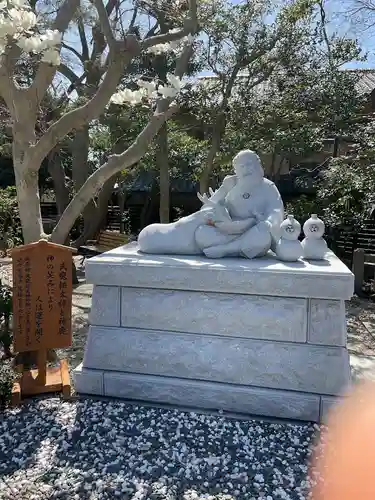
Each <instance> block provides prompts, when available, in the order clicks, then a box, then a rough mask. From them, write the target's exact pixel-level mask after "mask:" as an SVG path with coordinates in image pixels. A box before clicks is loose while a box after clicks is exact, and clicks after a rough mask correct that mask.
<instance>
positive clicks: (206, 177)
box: [199, 116, 225, 194]
mask: <svg viewBox="0 0 375 500" xmlns="http://www.w3.org/2000/svg"><path fill="white" fill-rule="evenodd" d="M224 124H225V118H224V117H223V116H221V117H218V118H217V120H216V125H215V127H214V131H213V135H212V141H211V146H210V149H209V151H208V155H207V161H206V166H205V169H204V170H203V173H202V175H201V178H200V183H199V189H200V192H201V193H202V194H203V193H207V192H208V188H209V184H210V179H211V174H212V170H213V168H214V162H215V158H216V155H217V153H218V151H219V149H220V143H221V138H222V135H223V129H224V128H225V125H224Z"/></svg>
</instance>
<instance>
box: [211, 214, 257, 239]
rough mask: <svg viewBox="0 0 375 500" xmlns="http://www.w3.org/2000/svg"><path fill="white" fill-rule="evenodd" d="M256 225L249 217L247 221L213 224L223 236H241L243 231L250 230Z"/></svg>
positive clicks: (253, 219) (254, 220)
mask: <svg viewBox="0 0 375 500" xmlns="http://www.w3.org/2000/svg"><path fill="white" fill-rule="evenodd" d="M255 224H256V219H255V218H253V217H250V218H248V219H243V220H232V221H229V222H227V221H224V222H217V223H216V224H215V227H217V228H218V229H219V231H221V232H222V233H224V234H230V235H234V234H238V235H240V234H243V233H244V232H245V231H247V230H248V229H250V228H251V227H253V226H255Z"/></svg>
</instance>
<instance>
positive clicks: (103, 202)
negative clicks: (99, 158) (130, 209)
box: [73, 174, 118, 248]
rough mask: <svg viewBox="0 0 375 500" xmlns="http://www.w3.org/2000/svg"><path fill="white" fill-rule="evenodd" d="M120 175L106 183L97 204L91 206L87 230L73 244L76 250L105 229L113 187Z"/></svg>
mask: <svg viewBox="0 0 375 500" xmlns="http://www.w3.org/2000/svg"><path fill="white" fill-rule="evenodd" d="M117 177H118V175H117V174H115V175H114V176H112V177H111V178H110V179H108V181H106V182H105V183H104V186H103V187H102V189H101V191H100V193H99V196H98V199H97V202H96V204H95V203H93V204H92V206H90V208H89V209H90V216H88V221H90V224H89V223H87V224H86V227H85V230H84V231H83V233H82V234H81V236H80V237H79V238H78V239H77V240H76V241H75V242H74V243H73V246H74V247H75V248H79V247H80V246H82V245H84V244H85V243H86V241H87V240H92V239H94V238H95V236H96V234H97V233H98V232H99V230H100V229H101V228H102V227H103V222H105V218H106V216H107V211H108V203H109V200H110V199H111V196H112V193H113V186H114V184H115V182H116V180H117Z"/></svg>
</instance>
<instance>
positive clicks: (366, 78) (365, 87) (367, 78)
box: [345, 69, 375, 94]
mask: <svg viewBox="0 0 375 500" xmlns="http://www.w3.org/2000/svg"><path fill="white" fill-rule="evenodd" d="M345 71H351V72H353V73H357V74H358V75H359V76H360V79H359V80H358V82H357V88H358V91H359V92H360V93H361V94H371V92H372V91H373V90H374V89H375V69H346V70H345Z"/></svg>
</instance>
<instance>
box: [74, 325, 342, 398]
mask: <svg viewBox="0 0 375 500" xmlns="http://www.w3.org/2000/svg"><path fill="white" fill-rule="evenodd" d="M83 366H84V367H85V368H97V369H102V370H114V371H124V372H130V373H139V374H145V375H163V376H168V377H176V378H187V379H197V380H206V381H211V382H223V383H231V384H239V385H252V386H259V387H266V388H272V389H283V390H295V391H301V392H312V393H317V394H328V395H336V394H339V393H340V392H341V390H342V389H343V386H345V385H346V384H347V383H348V382H349V378H350V374H349V372H350V369H349V357H348V353H347V350H346V349H344V348H341V347H326V346H315V345H310V344H307V343H306V344H296V343H286V342H271V341H264V340H253V339H244V338H230V337H217V336H216V337H215V336H212V335H200V334H189V333H175V332H160V331H156V330H155V331H149V330H137V329H128V328H105V327H91V328H90V331H89V336H88V341H87V345H86V350H85V356H84V362H83Z"/></svg>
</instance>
